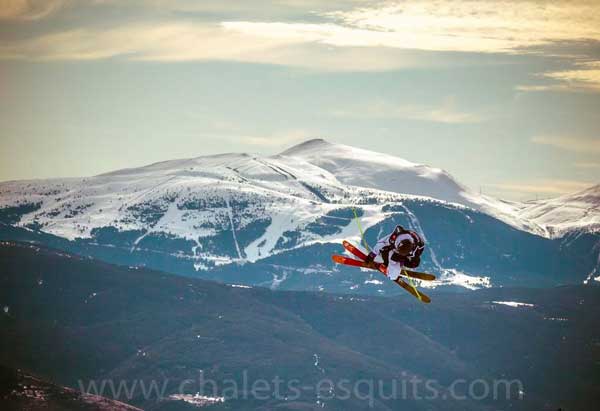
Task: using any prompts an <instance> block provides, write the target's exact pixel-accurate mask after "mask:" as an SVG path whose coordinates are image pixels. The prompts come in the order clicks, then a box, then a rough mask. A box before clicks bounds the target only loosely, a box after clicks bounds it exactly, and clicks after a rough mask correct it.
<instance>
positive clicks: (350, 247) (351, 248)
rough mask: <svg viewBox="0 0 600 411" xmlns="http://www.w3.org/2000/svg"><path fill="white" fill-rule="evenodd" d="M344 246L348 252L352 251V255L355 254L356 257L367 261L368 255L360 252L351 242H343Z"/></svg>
mask: <svg viewBox="0 0 600 411" xmlns="http://www.w3.org/2000/svg"><path fill="white" fill-rule="evenodd" d="M342 245H343V246H344V248H345V249H346V250H348V251H350V252H351V253H352V254H354V255H355V256H357V257H358V258H360V259H361V260H366V259H367V255H366V254H365V253H363V252H362V250H360V249H359V248H358V247H356V246H355V245H354V244H352V243H351V242H349V241H346V240H344V241H343V242H342Z"/></svg>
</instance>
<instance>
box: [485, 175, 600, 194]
mask: <svg viewBox="0 0 600 411" xmlns="http://www.w3.org/2000/svg"><path fill="white" fill-rule="evenodd" d="M593 185H594V184H593V183H590V182H585V181H574V180H549V179H541V180H532V181H528V182H507V183H500V184H490V186H492V187H494V188H497V189H500V190H502V191H506V192H512V193H521V194H547V195H562V194H570V193H574V192H577V191H581V190H585V189H586V188H589V187H591V186H593Z"/></svg>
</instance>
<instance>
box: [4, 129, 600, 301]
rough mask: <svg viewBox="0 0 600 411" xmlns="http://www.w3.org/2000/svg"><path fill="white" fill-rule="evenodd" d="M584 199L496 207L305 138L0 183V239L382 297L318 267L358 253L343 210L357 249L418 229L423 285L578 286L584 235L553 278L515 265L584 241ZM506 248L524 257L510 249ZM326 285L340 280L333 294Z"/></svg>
mask: <svg viewBox="0 0 600 411" xmlns="http://www.w3.org/2000/svg"><path fill="white" fill-rule="evenodd" d="M594 190H595V191H594ZM594 193H595V194H594ZM597 193H598V188H597V187H595V188H593V189H590V191H589V192H588V193H585V192H584V193H580V194H579V195H575V196H573V197H565V198H561V199H556V200H553V201H550V202H547V203H543V204H542V203H536V204H515V203H508V202H503V201H500V200H497V199H494V198H491V197H487V196H481V195H479V194H478V193H474V192H473V191H471V190H469V189H468V188H466V187H464V186H463V185H461V184H460V183H458V182H457V181H456V180H455V179H454V178H453V177H452V176H450V175H449V174H448V173H446V172H445V171H443V170H440V169H436V168H433V167H429V166H425V165H419V164H414V163H411V162H409V161H406V160H403V159H400V158H397V157H393V156H389V155H385V154H380V153H375V152H371V151H367V150H363V149H358V148H354V147H350V146H346V145H340V144H332V143H329V142H326V141H324V140H320V139H318V140H310V141H307V142H305V143H302V144H300V145H298V146H295V147H292V148H291V149H289V150H286V151H284V152H283V153H281V154H280V155H275V156H270V157H265V156H259V155H248V154H222V155H215V156H204V157H196V158H191V159H184V160H172V161H165V162H161V163H156V164H152V165H149V166H145V167H140V168H133V169H125V170H119V171H115V172H112V173H107V174H102V175H98V176H94V177H88V178H71V179H51V180H31V181H12V182H5V183H0V222H1V223H2V226H0V238H3V239H22V240H35V241H40V242H44V243H46V244H48V245H51V246H54V247H57V248H63V249H68V250H70V251H75V252H78V253H83V254H89V255H94V256H97V257H100V258H104V259H106V260H109V261H110V262H117V263H121V264H128V265H140V264H144V265H148V266H152V267H155V268H160V269H163V270H167V271H172V272H179V273H183V274H187V275H201V276H211V277H213V278H215V279H220V280H227V281H234V280H235V281H236V282H238V281H240V280H241V282H243V283H246V284H250V285H253V284H260V285H270V286H272V287H282V288H286V287H287V288H295V289H313V288H314V289H324V290H333V291H347V290H351V291H353V292H354V291H356V292H360V291H363V288H365V287H367V288H369V289H373V290H375V291H376V292H385V289H384V288H382V287H383V286H382V285H381V281H380V279H379V278H377V277H375V276H370V277H368V278H367V279H366V280H364V281H369V282H368V283H367V282H364V281H363V279H364V277H365V274H364V273H360V272H358V275H357V271H356V270H354V271H352V272H351V273H350V272H348V271H347V270H345V269H344V268H341V267H335V266H333V265H332V263H331V262H330V260H329V254H331V253H332V252H335V251H336V250H337V251H338V252H339V251H340V250H339V246H338V245H337V244H339V243H340V242H341V240H343V239H350V240H354V241H356V242H358V241H359V231H358V227H357V225H356V224H355V222H354V221H353V216H354V211H356V213H357V214H358V215H359V216H360V219H361V223H362V225H363V227H364V228H365V230H366V234H367V238H368V239H369V241H375V239H376V237H377V236H380V235H382V234H384V233H385V232H386V231H388V230H391V228H393V226H394V225H395V224H403V225H405V226H409V227H412V228H413V229H415V230H418V231H420V232H421V233H422V234H423V235H424V237H425V238H426V239H427V240H428V243H429V247H428V254H427V255H426V258H425V262H424V268H426V269H429V270H432V271H435V272H436V273H438V274H441V281H440V282H436V283H434V284H433V285H434V286H439V285H462V286H465V287H467V288H477V287H481V286H488V285H502V284H504V283H506V282H507V281H509V277H511V276H513V277H514V276H515V275H525V274H527V275H529V276H530V277H531V278H534V277H535V278H537V279H536V281H539V278H538V277H540V276H541V277H540V278H542V280H545V279H550V278H552V281H551V282H554V283H556V282H557V281H559V280H558V279H559V278H560V281H566V280H565V279H566V278H570V277H569V276H571V277H574V278H575V280H576V281H577V282H578V281H583V279H585V278H588V277H589V276H590V272H592V270H595V269H596V268H597V262H596V258H597V255H596V254H597V251H593V246H594V245H595V244H596V243H595V242H594V241H596V240H597V237H596V236H595V235H594V234H589V236H591V237H589V236H583V237H582V238H581V239H579V240H578V241H579V242H582V241H583V242H584V243H585V244H583V245H581V244H579V243H577V245H578V247H580V248H583V249H584V250H586V253H587V254H586V255H585V257H581V258H580V259H579V260H577V261H576V262H574V263H572V264H570V267H571V268H570V269H569V270H567V271H566V272H565V273H563V271H564V270H562V268H561V267H559V266H560V264H558V263H557V264H556V267H554V266H551V267H546V268H543V269H542V268H539V272H538V271H536V269H533V268H532V267H531V266H530V261H527V262H526V263H523V260H530V259H532V258H533V259H537V258H540V259H544V258H545V260H546V261H551V260H552V258H554V257H552V258H547V256H544V255H540V254H539V247H542V248H544V250H545V251H544V252H547V253H552V254H553V255H554V254H555V255H557V256H561V253H562V252H566V251H567V249H566V248H564V247H563V248H560V247H559V243H558V242H557V241H560V238H561V237H563V236H569V235H570V233H572V232H574V231H573V230H576V232H577V233H582V232H588V231H589V232H593V231H594V230H597V229H598V224H597V222H598V215H599V214H600V212H599V211H598V204H599V202H598V195H597ZM565 204H569V208H568V209H569V210H570V211H569V212H568V213H565V212H564V211H563V210H565ZM582 204H586V205H585V207H583V206H582ZM582 217H583V218H582ZM433 223H435V225H433V226H432V224H433ZM457 233H462V234H461V235H460V236H458V237H457ZM473 233H476V235H474V234H473ZM557 233H560V235H557ZM501 237H502V238H501ZM551 237H552V238H554V237H557V239H556V241H555V240H553V239H551ZM510 242H521V243H523V244H524V243H527V244H529V243H532V244H533V243H535V245H531V246H530V248H525V249H523V250H519V249H517V250H515V249H514V245H513V244H511V243H510ZM482 247H483V248H482ZM528 247H529V246H528ZM531 247H533V248H531ZM536 247H538V249H536ZM555 248H556V250H558V249H559V248H560V249H561V250H563V251H556V250H555ZM534 249H536V252H532V253H531V255H530V254H529V253H530V251H531V250H534ZM315 250H317V251H315ZM478 253H486V254H495V255H498V256H504V257H502V258H501V260H498V261H496V260H493V261H491V260H486V259H483V258H482V256H480V255H478ZM519 253H525V254H523V255H520V254H519ZM321 254H322V255H321ZM588 254H589V255H588ZM569 258H572V257H571V256H565V257H564V258H563V260H564V261H565V262H569V261H570V260H569ZM502 259H503V260H502ZM536 261H537V260H536ZM561 261H562V260H561ZM533 263H535V261H533ZM522 264H525V265H522ZM561 264H562V263H561ZM543 265H544V264H543V263H540V264H538V265H537V266H539V267H542V266H543ZM533 266H535V264H533ZM502 270H506V271H507V272H509V273H510V275H508V274H506V272H505V271H502ZM548 271H550V273H548ZM572 271H574V272H573V273H572ZM532 273H533V274H532ZM563 275H564V276H566V277H564V278H563ZM338 276H342V277H343V278H345V279H348V281H349V283H348V284H346V283H344V284H343V286H342V288H341V289H340V286H338V283H339V281H337V277H338ZM499 276H503V277H502V278H503V279H500V278H499ZM544 276H546V277H544ZM334 278H335V279H336V280H332V279H334ZM513 280H514V278H513ZM511 281H512V280H511ZM327 284H329V285H327ZM353 287H354V288H353Z"/></svg>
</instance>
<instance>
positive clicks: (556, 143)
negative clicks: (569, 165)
mask: <svg viewBox="0 0 600 411" xmlns="http://www.w3.org/2000/svg"><path fill="white" fill-rule="evenodd" d="M531 142H532V143H535V144H543V145H548V146H552V147H555V148H558V149H561V150H567V151H573V152H576V153H585V154H596V153H600V139H598V138H596V139H590V138H578V137H569V136H535V137H533V138H532V139H531Z"/></svg>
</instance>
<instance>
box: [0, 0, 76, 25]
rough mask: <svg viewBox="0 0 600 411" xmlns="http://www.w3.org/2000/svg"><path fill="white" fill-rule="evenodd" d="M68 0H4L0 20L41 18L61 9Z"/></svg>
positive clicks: (0, 8) (1, 5)
mask: <svg viewBox="0 0 600 411" xmlns="http://www.w3.org/2000/svg"><path fill="white" fill-rule="evenodd" d="M65 3H66V0H2V1H1V2H0V20H15V21H31V20H40V19H43V18H44V17H47V16H49V15H50V14H52V13H54V12H56V11H57V10H60V9H61V8H62V7H63V6H64V5H65Z"/></svg>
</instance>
